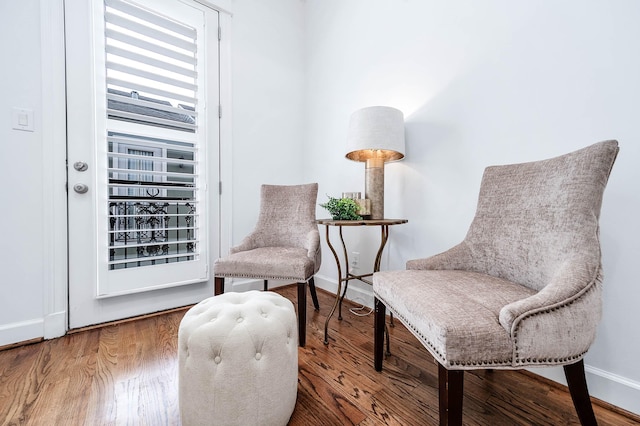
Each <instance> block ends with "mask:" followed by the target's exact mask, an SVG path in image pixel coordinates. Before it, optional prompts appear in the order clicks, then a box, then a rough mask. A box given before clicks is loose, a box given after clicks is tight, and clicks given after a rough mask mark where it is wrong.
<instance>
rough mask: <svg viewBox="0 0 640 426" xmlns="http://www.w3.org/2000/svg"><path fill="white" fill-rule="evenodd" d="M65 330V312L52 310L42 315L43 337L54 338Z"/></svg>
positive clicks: (61, 334)
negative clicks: (44, 315)
mask: <svg viewBox="0 0 640 426" xmlns="http://www.w3.org/2000/svg"><path fill="white" fill-rule="evenodd" d="M66 332H67V313H66V312H65V311H60V312H54V313H52V314H49V315H47V316H46V317H44V338H45V339H55V338H56V337H60V336H64V334H65V333H66Z"/></svg>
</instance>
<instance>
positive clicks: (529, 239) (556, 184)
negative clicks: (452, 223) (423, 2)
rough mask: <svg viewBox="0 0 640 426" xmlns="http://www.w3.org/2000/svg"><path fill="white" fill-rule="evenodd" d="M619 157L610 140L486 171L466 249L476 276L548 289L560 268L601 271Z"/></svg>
mask: <svg viewBox="0 0 640 426" xmlns="http://www.w3.org/2000/svg"><path fill="white" fill-rule="evenodd" d="M617 153H618V143H617V142H616V141H604V142H600V143H596V144H593V145H591V146H588V147H586V148H583V149H580V150H578V151H575V152H572V153H569V154H565V155H562V156H559V157H555V158H551V159H548V160H543V161H535V162H529V163H522V164H512V165H503V166H491V167H487V168H486V169H485V172H484V175H483V178H482V183H481V188H480V195H479V199H478V207H477V211H476V215H475V217H474V219H473V222H472V224H471V226H470V228H469V231H468V233H467V235H466V237H465V240H464V242H463V244H464V245H466V246H467V248H468V250H469V254H470V258H471V259H472V263H473V264H472V265H469V266H470V268H469V269H471V270H473V271H476V272H482V273H486V274H490V275H493V276H496V277H500V278H504V279H507V280H510V281H513V282H517V283H519V284H522V285H525V286H527V287H529V288H531V289H533V290H541V289H542V288H543V287H544V286H545V285H546V283H548V282H549V281H550V279H551V277H552V275H553V274H554V273H556V271H557V270H558V269H559V267H560V265H561V264H562V263H563V262H565V261H566V260H568V259H573V260H575V259H578V260H580V262H583V264H585V265H588V267H589V269H591V268H593V270H594V271H596V270H598V268H600V243H599V227H598V220H599V217H600V207H601V204H602V195H603V192H604V188H605V186H606V184H607V180H608V178H609V173H610V171H611V168H612V166H613V163H614V161H615V158H616V155H617Z"/></svg>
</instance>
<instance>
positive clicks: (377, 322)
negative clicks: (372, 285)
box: [373, 297, 387, 371]
mask: <svg viewBox="0 0 640 426" xmlns="http://www.w3.org/2000/svg"><path fill="white" fill-rule="evenodd" d="M373 303H374V307H375V316H374V317H373V366H374V368H375V369H376V371H382V357H383V352H384V328H385V321H386V318H385V317H386V313H387V307H386V306H385V305H384V303H382V302H381V301H380V300H378V298H377V297H376V298H374V301H373Z"/></svg>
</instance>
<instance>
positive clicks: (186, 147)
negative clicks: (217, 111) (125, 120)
mask: <svg viewBox="0 0 640 426" xmlns="http://www.w3.org/2000/svg"><path fill="white" fill-rule="evenodd" d="M142 138H144V139H142ZM107 141H109V142H116V143H124V144H134V145H139V146H147V147H151V148H168V149H175V150H177V151H190V152H195V151H197V150H198V148H197V147H195V146H194V144H193V142H192V141H184V140H176V139H172V140H164V139H163V140H158V139H152V138H147V137H145V136H143V135H140V137H127V136H125V135H122V134H118V135H109V136H107Z"/></svg>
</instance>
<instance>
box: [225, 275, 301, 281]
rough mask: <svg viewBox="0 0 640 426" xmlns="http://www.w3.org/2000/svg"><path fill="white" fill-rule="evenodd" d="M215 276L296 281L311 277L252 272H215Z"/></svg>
mask: <svg viewBox="0 0 640 426" xmlns="http://www.w3.org/2000/svg"><path fill="white" fill-rule="evenodd" d="M215 276H216V277H217V278H255V279H256V280H294V281H296V282H298V281H309V279H310V278H311V277H308V278H300V277H283V276H275V275H252V274H216V275H215ZM312 276H313V275H312Z"/></svg>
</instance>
